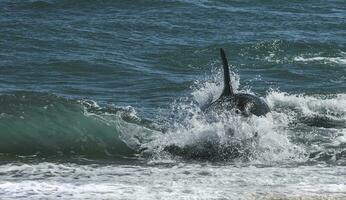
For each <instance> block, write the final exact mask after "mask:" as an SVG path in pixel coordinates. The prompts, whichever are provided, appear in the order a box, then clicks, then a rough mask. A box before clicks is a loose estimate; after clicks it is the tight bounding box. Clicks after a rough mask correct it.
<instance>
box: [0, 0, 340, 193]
mask: <svg viewBox="0 0 346 200" xmlns="http://www.w3.org/2000/svg"><path fill="white" fill-rule="evenodd" d="M345 38H346V2H345V1H343V0H327V1H321V0H318V1H303V2H301V1H269V0H268V1H264V0H261V1H250V0H245V1H209V0H203V1H193V0H181V1H176V0H174V1H168V0H167V1H165V0H163V1H146V0H145V1H140V2H137V1H106V0H96V1H89V0H87V1H79V0H76V1H67V0H42V1H35V0H30V1H17V0H11V1H10V0H2V1H0V164H1V162H3V163H4V164H3V165H2V166H3V167H4V169H5V168H7V167H8V166H12V164H13V163H18V162H19V163H21V162H24V163H27V162H34V163H36V164H35V165H33V168H34V169H35V170H39V169H40V170H43V171H45V169H46V168H45V167H46V165H45V164H42V160H43V161H45V160H46V159H55V158H57V159H58V161H52V162H53V163H55V162H58V163H59V162H60V161H61V160H63V162H73V163H74V162H76V160H75V159H77V160H78V162H81V161H80V159H84V158H85V159H88V160H89V159H91V160H93V161H92V163H93V162H101V161H100V159H101V160H106V161H105V163H112V162H113V161H114V160H115V161H117V162H120V161H121V160H123V159H125V160H127V161H126V162H129V163H132V164H130V165H137V164H138V162H139V163H142V164H143V163H146V164H148V163H149V164H150V163H161V162H164V163H166V162H167V160H168V161H169V163H172V162H173V163H181V162H182V163H186V162H187V163H189V162H193V163H196V162H197V163H200V162H201V163H204V162H206V161H207V162H209V161H210V162H215V161H216V162H218V163H219V162H221V163H222V166H224V165H226V166H227V165H228V164H232V165H233V164H234V163H238V164H239V163H240V164H241V165H250V166H252V165H256V166H257V164H260V165H265V166H267V165H269V166H274V168H275V167H278V169H279V167H282V166H286V165H289V166H290V167H293V168H294V166H296V165H309V166H310V165H311V169H310V168H309V167H307V168H306V169H305V168H304V169H302V176H304V177H305V176H306V177H308V176H309V175H307V174H309V173H312V174H315V175H316V176H317V177H318V176H319V175H318V173H317V172H318V171H319V170H318V169H315V168H316V167H317V168H318V166H319V165H320V164H322V165H323V166H324V165H327V166H328V167H336V166H338V167H339V168H340V169H339V168H337V169H336V170H334V171H333V170H332V171H333V172H335V174H334V175H335V176H334V175H332V176H331V177H329V176H327V175H326V174H324V175H326V176H323V175H321V176H320V179H321V180H324V181H322V182H316V181H315V179H311V180H310V179H309V180H306V184H307V186H306V187H308V188H309V187H310V186H311V188H310V189H311V190H309V189H307V190H308V191H309V192H302V194H303V196H304V195H308V196H309V195H312V197H314V196H315V195H317V196H320V194H322V193H323V191H324V190H323V188H327V189H326V191H329V192H331V193H332V194H333V195H337V196H338V195H339V194H341V196H343V195H345V185H344V183H343V182H345V181H342V180H340V179H338V178H336V177H345V174H344V173H342V171H344V166H345V163H346V39H345ZM221 47H222V48H224V49H225V50H226V53H227V55H228V59H229V63H230V64H231V68H232V69H231V71H232V85H233V87H234V88H236V90H237V91H238V92H250V93H253V94H256V95H258V96H260V97H261V98H263V100H264V101H265V102H267V103H268V105H269V107H270V109H271V110H272V112H271V113H270V114H269V115H267V116H266V117H260V118H257V117H251V118H249V119H247V118H243V117H241V116H235V115H232V114H230V113H228V114H226V115H220V116H218V117H217V119H216V121H215V120H214V121H210V120H208V119H206V118H205V116H204V115H203V114H201V112H200V107H203V106H204V105H206V104H208V102H210V101H212V99H214V100H215V99H216V98H217V97H218V95H219V94H220V92H221V90H222V80H223V78H222V75H221V62H220V58H219V54H218V53H219V48H221ZM227 126H231V128H232V129H233V130H234V132H235V136H234V137H236V140H235V139H234V138H230V136H227V135H225V130H226V129H227ZM254 132H257V133H259V135H260V139H259V141H257V142H253V141H252V140H249V138H251V137H252V134H253V133H254ZM232 137H233V136H232ZM234 141H240V143H237V145H238V147H239V146H240V151H241V152H243V154H241V155H240V156H239V157H240V158H237V159H235V160H234V159H233V158H234V156H231V155H230V154H229V153H230V152H227V153H225V149H228V147H230V146H232V145H234V144H233V142H234ZM249 141H250V142H249ZM170 145H175V146H179V147H182V148H185V147H188V149H189V150H188V151H192V153H194V152H195V151H198V152H202V154H205V153H206V152H210V151H211V149H212V150H213V151H214V152H216V154H213V156H212V158H210V157H209V158H208V159H207V160H205V159H197V160H194V159H192V161H191V160H190V159H188V160H185V159H184V158H181V157H180V156H179V155H174V153H173V155H171V154H170V153H168V152H165V151H164V149H165V147H167V146H170ZM208 145H209V146H208ZM196 149H197V150H196ZM190 153H191V152H190ZM221 154H222V155H221ZM48 162H51V160H50V161H48ZM78 162H77V163H78ZM82 162H84V161H82ZM88 162H89V161H88ZM102 162H103V161H102ZM135 163H137V164H135ZM89 164H90V163H89ZM188 165H189V164H188ZM42 166H43V168H44V169H41V168H42ZM54 166H55V165H54ZM55 167H57V169H56V171H57V173H58V174H59V173H63V171H60V168H59V167H58V166H55ZM55 167H53V168H54V169H55ZM65 167H71V166H65ZM74 167H75V168H78V169H79V167H81V166H79V165H78V164H76V166H72V168H74ZM328 167H327V168H326V171H328V170H327V169H329V168H328ZM47 169H50V168H49V166H48V168H47ZM143 169H144V168H143ZM210 169H212V167H211V168H210ZM297 169H298V168H297ZM21 170H23V171H24V172H23V173H24V174H25V173H26V172H25V170H27V169H26V168H25V169H21ZM88 170H89V169H88ZM90 170H91V169H90ZM118 170H122V169H118ZM146 170H147V169H146V168H145V169H144V172H143V173H144V174H145V173H146ZM222 170H226V169H225V168H223V167H221V171H222ZM304 170H305V171H304ZM310 170H312V171H310ZM125 171H126V170H125ZM231 171H232V170H231ZM250 171H251V170H250ZM274 171H275V170H274ZM279 171H280V170H279ZM226 172H227V173H228V171H227V170H226V171H225V173H226ZM1 173H2V171H1V170H0V175H1ZM11 173H12V171H6V170H5V171H4V172H3V174H5V179H6V180H9V182H10V183H11V184H12V182H11V181H12V179H11V178H6V177H7V176H8V177H12V175H11ZM13 173H14V172H13ZM28 173H29V172H28ZM160 173H161V172H160ZM160 173H159V174H160ZM162 173H163V172H162ZM184 173H185V172H184ZM198 173H199V172H198ZM239 173H251V172H249V171H248V170H247V168H244V171H242V172H239ZM256 173H257V172H256ZM256 173H255V172H254V174H252V175H253V176H258V174H261V173H262V172H260V171H258V174H256ZM273 173H274V172H273ZM275 173H276V172H275ZM287 173H288V174H289V172H287ZM340 173H341V174H340ZM201 174H202V175H201ZM201 174H199V175H201V176H203V174H205V173H204V172H203V170H202V172H201ZM211 174H213V173H211ZM213 175H215V174H213ZM13 176H16V175H13ZM23 176H24V175H23ZM57 176H58V177H60V175H57ZM107 176H108V175H107V174H106V175H105V177H107ZM158 176H161V175H158ZM216 176H217V177H219V176H218V175H215V176H212V177H214V178H215V177H216ZM289 176H294V175H292V174H291V175H289ZM297 176H298V175H297ZM19 177H20V176H19ZM24 177H25V176H24ZM151 178H152V177H151ZM219 178H220V177H219ZM25 180H26V179H25ZM58 180H60V179H58ZM61 180H64V179H63V178H62V179H61ZM88 180H89V179H86V181H88ZM145 180H147V179H145ZM229 180H231V179H229ZM229 180H228V179H225V181H226V182H227V181H229ZM232 180H233V179H232ZM259 180H264V178H259ZM287 180H290V181H292V182H294V183H297V182H299V181H301V180H299V179H294V178H292V179H287ZM16 181H18V180H16ZM16 181H14V183H13V184H14V185H15V186H17V187H19V188H21V187H22V188H24V189H23V190H24V191H26V189H28V191H29V190H30V188H31V186H30V183H26V182H25V183H23V182H21V183H20V184H19V185H17V182H16ZM52 181H57V180H55V179H54V180H52ZM165 181H168V182H169V181H171V180H165ZM209 181H210V180H209ZM233 181H235V182H237V181H239V180H238V179H235V180H233ZM249 181H250V179H249ZM328 181H329V182H330V183H333V184H335V185H337V186H335V185H334V186H333V185H324V183H326V182H328ZM168 182H167V183H168ZM48 183H49V184H50V183H51V182H48ZM48 183H47V184H48ZM1 184H2V185H1ZM4 184H5V185H4ZM6 184H7V185H6ZM8 184H9V183H7V182H1V181H0V188H2V189H3V190H4V191H5V192H4V193H1V192H0V197H1V195H4V197H6V198H18V197H20V194H19V193H17V192H13V191H12V190H11V189H9V188H11V187H12V186H11V185H8ZM27 184H28V185H29V186H28V185H27ZM35 184H36V183H35ZM146 184H150V183H146ZM191 184H194V183H191ZM196 184H197V183H196ZM215 184H219V183H216V182H215ZM261 184H262V183H261ZM316 184H320V185H319V186H320V188H317V189H316V191H317V192H316V191H315V190H313V189H312V188H314V187H313V185H316ZM168 185H169V184H168ZM246 185H247V186H249V187H251V183H250V182H247V184H246ZM263 185H266V183H263ZM263 185H260V186H258V188H259V189H258V190H257V189H255V190H254V191H253V192H254V193H255V194H258V192H259V191H260V190H262V189H264V186H263ZM274 185H275V184H274ZM277 185H283V188H281V189H278V191H277V193H279V194H283V193H282V191H285V190H287V191H294V192H296V191H301V190H300V189H298V188H295V187H291V186H289V187H288V185H291V183H290V182H285V183H283V182H280V183H277ZM35 187H36V186H35ZM35 187H34V188H35ZM41 187H44V186H42V185H37V188H41ZM51 187H53V186H52V185H51ZM54 187H55V186H54ZM54 187H53V188H54ZM165 187H166V186H164V188H165ZM169 187H170V186H167V188H169ZM205 187H207V186H205ZM66 188H69V186H66V187H65V186H64V189H61V188H60V189H57V190H58V191H60V192H61V193H59V192H58V194H57V195H59V194H61V195H62V196H63V197H64V196H65V195H70V193H69V192H68V191H67V190H65V189H66ZM90 188H92V187H90ZM220 188H222V187H221V186H220ZM328 188H329V189H328ZM333 188H334V189H333ZM335 188H339V189H335ZM109 189H110V190H117V189H119V188H117V187H115V188H114V187H110V188H109ZM76 190H77V189H76ZM101 190H102V189H101ZM220 190H221V191H226V190H225V188H224V189H220ZM135 191H136V192H135V194H137V195H139V196H141V195H140V194H141V192H140V191H141V190H139V189H138V190H136V189H135ZM154 191H155V190H154ZM173 191H175V192H177V194H179V193H180V192H179V190H173ZM98 192H100V191H99V190H97V192H96V193H98ZM158 192H159V193H161V194H163V193H162V191H158ZM200 192H201V191H199V192H197V191H194V190H192V192H191V193H189V192H186V193H185V194H186V195H187V196H184V195H182V196H180V197H181V198H185V197H186V198H196V197H202V196H203V195H201V193H200ZM209 192H210V191H209ZM294 192H293V193H294ZM320 192H322V193H320ZM43 193H44V192H43ZM43 193H40V192H38V196H34V198H42V196H40V195H42V194H43ZM87 193H88V194H89V193H93V190H90V191H89V190H88V192H87ZM125 193H126V191H124V193H122V194H125ZM183 193H184V192H183ZM245 193H246V192H245V191H243V190H242V189H241V188H240V189H239V191H238V190H234V191H232V195H240V194H245ZM298 193H299V192H298ZM12 194H15V195H12ZM28 194H29V193H25V192H24V194H23V195H24V196H25V195H28ZM98 194H100V195H101V194H102V192H101V193H98ZM174 194H175V193H174ZM188 194H189V195H190V194H191V195H190V196H189V195H188ZM266 194H267V193H266ZM269 194H271V192H269ZM299 194H300V193H299ZM229 195H230V193H226V195H225V196H222V195H221V196H217V197H220V198H221V197H222V198H224V197H226V198H229V197H230V196H229ZM285 195H286V196H287V195H288V197H290V193H289V192H288V193H287V194H286V193H285ZM285 195H284V196H285ZM44 196H45V195H43V197H44ZM173 196H174V195H173ZM178 196H179V195H178ZM240 196H241V195H240ZM255 196H256V195H255ZM279 196H280V195H279ZM298 196H299V195H298ZM99 197H100V198H112V199H114V197H118V198H125V199H126V198H135V196H131V195H130V196H126V195H125V196H124V195H123V196H118V195H115V196H112V195H111V196H102V195H101V196H99ZM165 197H167V198H168V197H169V195H168V196H165ZM170 197H171V196H170ZM309 197H310V196H309ZM49 198H56V196H50V197H49ZM75 198H85V196H77V197H75ZM146 198H150V199H152V198H154V197H153V196H150V195H149V196H146ZM205 198H208V197H207V196H205ZM243 198H246V199H248V198H249V197H247V196H243ZM254 198H256V197H254ZM273 198H275V195H274V196H273ZM209 199H211V197H210V198H209Z"/></svg>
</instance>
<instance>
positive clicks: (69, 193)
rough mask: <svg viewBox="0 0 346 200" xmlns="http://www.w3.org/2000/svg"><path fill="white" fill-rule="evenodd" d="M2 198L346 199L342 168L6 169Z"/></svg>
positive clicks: (49, 166) (48, 165) (52, 166)
mask: <svg viewBox="0 0 346 200" xmlns="http://www.w3.org/2000/svg"><path fill="white" fill-rule="evenodd" d="M0 172H1V173H0V178H1V179H0V197H1V199H57V198H58V199H173V198H174V199H267V198H268V199H343V198H345V196H346V192H345V191H346V185H345V181H344V180H343V178H342V175H344V173H345V167H342V166H333V167H330V166H320V165H318V166H298V167H294V168H292V167H264V168H263V167H255V166H242V167H236V166H232V165H231V166H227V165H221V166H218V165H208V164H203V165H200V164H177V165H173V166H170V167H164V166H156V165H154V166H134V165H114V164H113V165H101V166H99V165H77V164H69V163H65V164H54V163H39V164H25V165H21V166H16V165H13V164H7V165H0Z"/></svg>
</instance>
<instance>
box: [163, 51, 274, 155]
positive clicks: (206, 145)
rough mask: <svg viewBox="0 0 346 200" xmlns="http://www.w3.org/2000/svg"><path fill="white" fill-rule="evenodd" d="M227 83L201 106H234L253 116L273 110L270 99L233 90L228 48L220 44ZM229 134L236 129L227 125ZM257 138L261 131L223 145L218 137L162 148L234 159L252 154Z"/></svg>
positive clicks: (209, 109) (215, 108) (216, 108)
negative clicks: (212, 98)
mask: <svg viewBox="0 0 346 200" xmlns="http://www.w3.org/2000/svg"><path fill="white" fill-rule="evenodd" d="M220 54H221V60H222V66H223V75H224V80H223V82H224V87H223V90H222V93H221V95H220V97H219V98H218V99H217V100H215V101H214V102H212V103H211V104H209V105H207V106H206V107H205V108H201V109H202V111H203V112H204V113H206V114H207V113H209V112H222V111H229V110H234V111H235V114H241V115H243V116H245V117H250V116H253V115H255V116H258V117H261V116H265V115H266V114H267V113H269V112H270V109H269V106H268V105H267V103H266V102H265V101H264V100H263V99H261V98H260V97H258V96H256V95H253V94H248V93H239V92H236V91H234V90H233V88H232V84H231V78H230V71H229V66H228V61H227V58H226V54H225V51H224V50H223V49H222V48H220ZM226 133H227V134H228V135H229V136H232V135H233V130H231V129H228V130H227V132H226ZM257 138H258V133H257V132H255V133H254V135H253V137H251V138H248V139H246V140H244V141H241V142H240V143H238V142H235V143H232V145H220V144H218V142H217V141H214V142H213V141H204V142H202V143H196V144H190V145H184V146H178V145H176V144H171V145H168V146H166V147H164V148H163V151H165V152H168V153H170V154H172V155H175V156H179V157H182V158H184V159H197V160H231V159H235V158H238V157H243V158H246V157H248V156H249V155H250V154H251V150H250V149H249V148H248V147H251V144H252V143H253V142H255V141H256V139H257Z"/></svg>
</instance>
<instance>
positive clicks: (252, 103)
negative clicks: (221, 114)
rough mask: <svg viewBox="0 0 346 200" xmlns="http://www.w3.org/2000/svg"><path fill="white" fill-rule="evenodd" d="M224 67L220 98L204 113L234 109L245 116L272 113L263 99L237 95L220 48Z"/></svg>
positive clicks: (223, 52)
mask: <svg viewBox="0 0 346 200" xmlns="http://www.w3.org/2000/svg"><path fill="white" fill-rule="evenodd" d="M220 54H221V60H222V65H223V75H224V88H223V91H222V93H221V95H220V97H219V98H218V99H217V100H216V101H214V102H212V103H211V104H210V105H209V106H206V108H204V112H209V111H212V110H213V111H218V110H230V109H234V110H235V111H236V113H241V114H242V115H244V116H251V115H256V116H265V115H266V114H267V113H269V112H270V109H269V106H268V105H267V104H266V102H264V101H263V100H262V99H261V98H259V97H257V96H255V95H252V94H248V93H236V92H235V91H234V90H233V88H232V84H231V79H230V73H229V66H228V61H227V58H226V54H225V51H224V50H223V49H222V48H220Z"/></svg>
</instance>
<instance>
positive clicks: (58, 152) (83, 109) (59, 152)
mask: <svg viewBox="0 0 346 200" xmlns="http://www.w3.org/2000/svg"><path fill="white" fill-rule="evenodd" d="M0 102H1V107H0V109H1V116H0V130H1V131H0V152H1V154H4V155H37V156H73V155H79V156H83V155H85V156H89V157H90V156H133V154H134V153H135V152H136V150H137V149H136V145H138V144H136V143H135V140H134V139H133V140H130V139H131V138H130V137H129V133H127V132H125V133H124V131H127V130H123V126H126V128H128V129H131V130H132V131H133V132H132V133H133V136H135V132H134V131H135V129H136V127H139V129H140V130H141V132H145V127H144V125H143V124H142V125H136V123H138V124H140V123H142V122H141V121H140V120H138V119H137V118H136V116H135V111H134V110H133V109H132V108H130V107H127V108H116V107H114V108H108V109H106V108H101V107H99V106H98V105H97V104H95V103H94V102H91V101H84V100H81V101H76V100H69V99H65V98H62V97H57V96H55V95H50V94H47V93H35V92H16V93H11V94H3V95H1V96H0ZM126 124H129V125H126ZM124 134H126V135H124ZM125 138H127V139H128V140H126V139H125ZM136 140H138V139H136Z"/></svg>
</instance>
